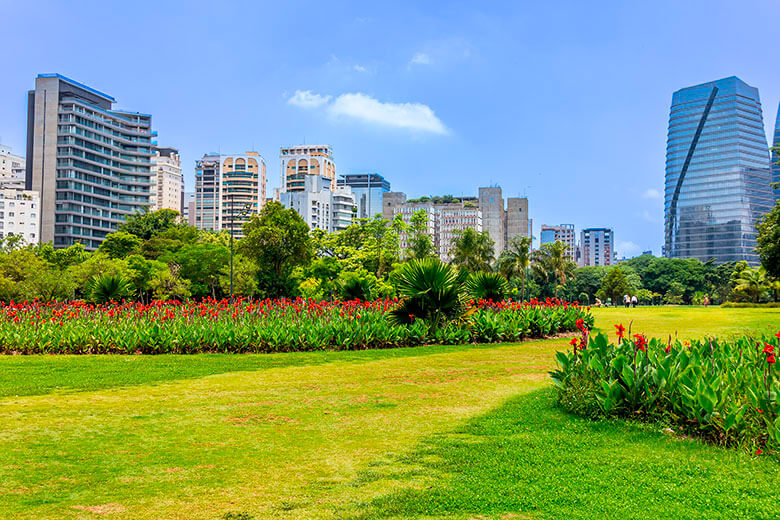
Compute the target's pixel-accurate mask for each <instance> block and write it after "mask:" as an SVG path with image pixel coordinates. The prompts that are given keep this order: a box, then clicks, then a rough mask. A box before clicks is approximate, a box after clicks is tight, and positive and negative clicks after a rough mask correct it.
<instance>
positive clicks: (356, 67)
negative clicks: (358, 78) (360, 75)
mask: <svg viewBox="0 0 780 520" xmlns="http://www.w3.org/2000/svg"><path fill="white" fill-rule="evenodd" d="M352 68H353V69H354V70H356V71H358V72H368V69H367V68H365V67H364V66H362V65H355V66H353V67H352Z"/></svg>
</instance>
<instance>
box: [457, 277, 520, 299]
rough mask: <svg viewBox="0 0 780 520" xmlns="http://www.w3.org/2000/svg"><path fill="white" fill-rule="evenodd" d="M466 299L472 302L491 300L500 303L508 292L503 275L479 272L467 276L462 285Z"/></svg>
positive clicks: (507, 285)
mask: <svg viewBox="0 0 780 520" xmlns="http://www.w3.org/2000/svg"><path fill="white" fill-rule="evenodd" d="M463 288H464V294H465V296H466V298H469V299H472V300H493V301H495V302H500V301H502V300H504V298H506V296H507V293H508V292H509V284H508V283H507V281H506V278H504V275H502V274H499V273H486V272H484V271H480V272H478V273H474V274H472V275H471V276H469V278H468V280H467V281H466V283H465V285H464V287H463Z"/></svg>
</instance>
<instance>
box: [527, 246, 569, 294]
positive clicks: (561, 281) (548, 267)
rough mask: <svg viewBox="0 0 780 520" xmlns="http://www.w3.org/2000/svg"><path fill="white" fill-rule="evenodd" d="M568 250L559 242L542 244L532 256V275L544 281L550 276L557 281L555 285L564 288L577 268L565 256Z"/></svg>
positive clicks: (567, 247)
mask: <svg viewBox="0 0 780 520" xmlns="http://www.w3.org/2000/svg"><path fill="white" fill-rule="evenodd" d="M568 249H569V246H568V245H566V244H565V243H563V242H561V241H555V242H553V243H551V244H542V247H540V248H539V249H538V250H537V251H535V252H534V254H533V256H532V260H533V264H532V266H531V268H532V269H533V271H534V273H536V274H537V275H539V276H540V277H541V278H545V279H549V278H550V277H551V276H552V277H554V278H555V280H556V281H557V285H560V286H565V285H566V282H567V281H568V280H569V279H570V278H572V277H573V276H574V270H575V269H576V268H577V264H575V263H574V262H573V261H572V260H571V259H569V257H567V256H566V251H567V250H568ZM556 292H557V290H556Z"/></svg>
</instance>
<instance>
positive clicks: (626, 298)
mask: <svg viewBox="0 0 780 520" xmlns="http://www.w3.org/2000/svg"><path fill="white" fill-rule="evenodd" d="M623 305H625V306H626V309H628V307H629V305H631V298H630V297H629V296H628V295H627V294H624V295H623Z"/></svg>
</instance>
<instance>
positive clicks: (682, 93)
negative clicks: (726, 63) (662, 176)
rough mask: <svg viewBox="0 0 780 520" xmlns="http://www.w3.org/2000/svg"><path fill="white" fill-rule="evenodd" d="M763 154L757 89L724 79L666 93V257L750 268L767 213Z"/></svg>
mask: <svg viewBox="0 0 780 520" xmlns="http://www.w3.org/2000/svg"><path fill="white" fill-rule="evenodd" d="M767 150H768V146H767V141H766V134H765V133H764V124H763V118H762V112H761V101H760V99H759V97H758V89H756V88H753V87H751V86H750V85H748V84H747V83H745V82H743V81H742V80H740V79H739V78H737V77H734V76H732V77H730V78H724V79H721V80H717V81H712V82H709V83H704V84H702V85H696V86H694V87H688V88H684V89H681V90H678V91H677V92H675V93H674V95H673V96H672V107H671V112H670V114H669V132H668V136H667V143H666V184H665V190H664V215H665V224H666V229H665V231H666V232H665V251H666V256H668V257H671V258H691V257H693V258H699V259H700V260H702V261H704V262H706V261H708V260H710V259H714V260H715V261H716V262H718V263H723V262H730V261H740V260H746V261H747V262H749V263H750V264H752V265H758V263H759V260H758V255H756V253H755V251H754V249H755V246H756V228H755V224H756V221H757V220H758V219H760V218H761V217H762V216H763V215H764V214H765V213H766V212H768V211H769V210H770V209H771V208H772V206H774V197H773V194H772V189H771V187H770V183H771V178H772V177H771V172H770V169H769V153H768V151H767Z"/></svg>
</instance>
